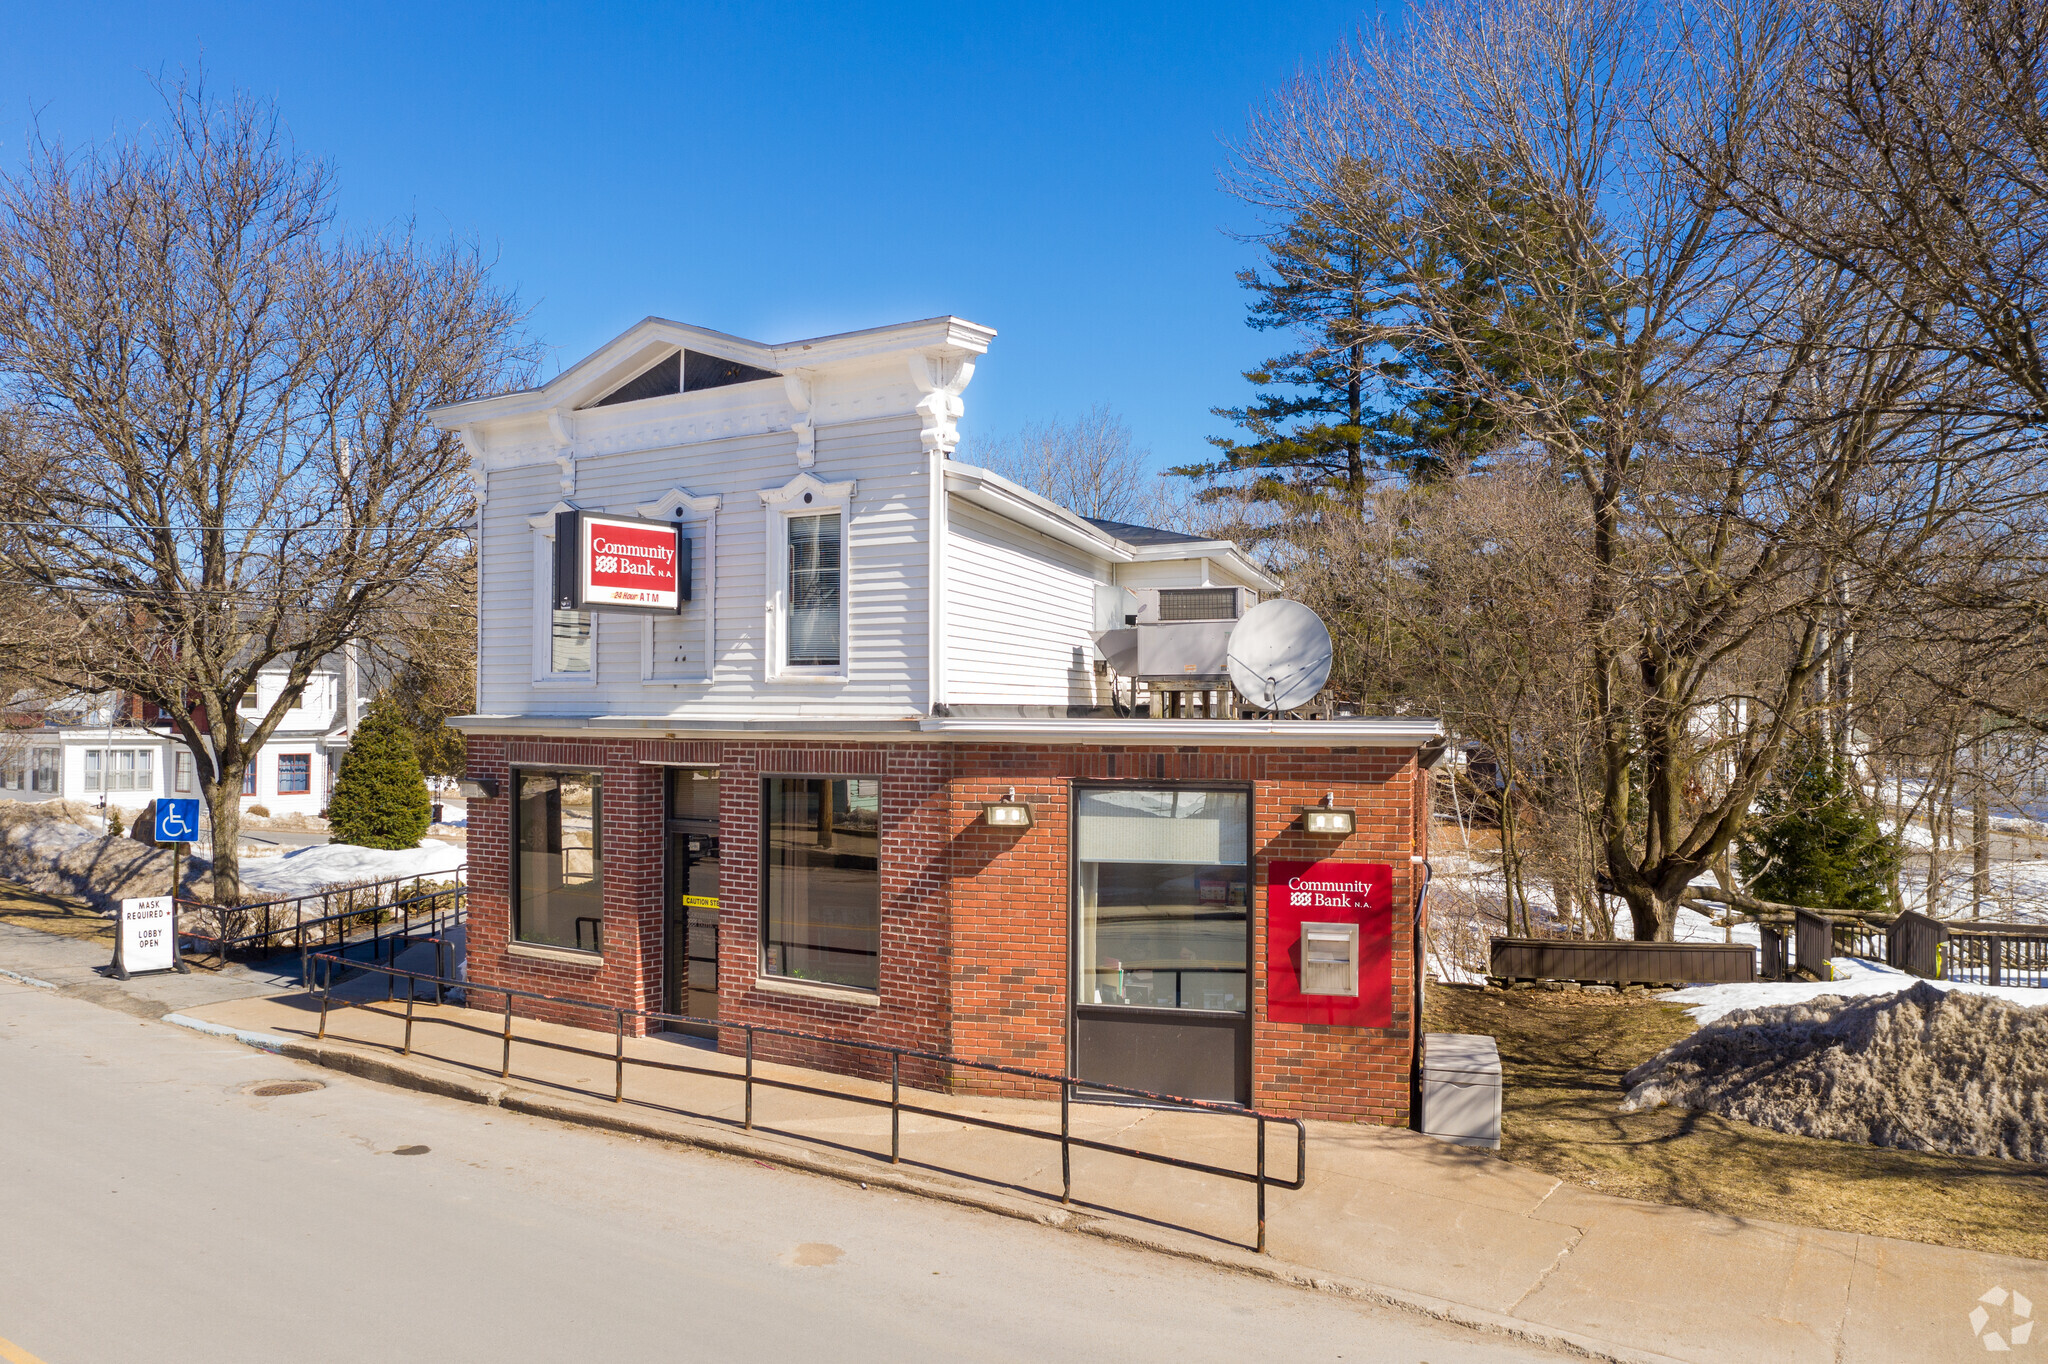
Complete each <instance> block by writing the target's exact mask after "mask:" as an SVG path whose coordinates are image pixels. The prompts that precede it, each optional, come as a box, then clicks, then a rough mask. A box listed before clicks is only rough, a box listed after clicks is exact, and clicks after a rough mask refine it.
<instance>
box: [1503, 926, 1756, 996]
mask: <svg viewBox="0 0 2048 1364" xmlns="http://www.w3.org/2000/svg"><path fill="white" fill-rule="evenodd" d="M1488 974H1489V975H1491V976H1494V977H1495V978H1497V979H1500V980H1572V981H1578V982H1580V983H1581V984H1585V985H1673V984H1689V983H1692V982H1713V983H1716V984H1722V983H1729V982H1738V983H1739V982H1748V981H1753V980H1755V979H1756V951H1755V949H1753V948H1751V947H1750V946H1749V945H1748V944H1746V943H1733V944H1724V943H1695V942H1619V941H1601V942H1586V941H1583V940H1580V939H1573V938H1495V939H1494V940H1493V951H1492V962H1491V969H1490V970H1489V971H1488Z"/></svg>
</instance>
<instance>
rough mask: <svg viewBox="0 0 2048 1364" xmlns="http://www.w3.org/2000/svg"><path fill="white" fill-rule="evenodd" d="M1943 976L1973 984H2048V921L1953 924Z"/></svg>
mask: <svg viewBox="0 0 2048 1364" xmlns="http://www.w3.org/2000/svg"><path fill="white" fill-rule="evenodd" d="M1943 927H1944V928H1945V929H1947V930H1948V931H1947V933H1946V934H1945V935H1944V937H1945V941H1944V942H1943V943H1942V944H1941V979H1943V980H1960V981H1967V982H1969V983H1971V984H1973V985H2030V986H2034V987H2036V988H2040V987H2044V986H2048V924H1987V923H1950V924H1944V925H1943Z"/></svg>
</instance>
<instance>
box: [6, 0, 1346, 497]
mask: <svg viewBox="0 0 2048 1364" xmlns="http://www.w3.org/2000/svg"><path fill="white" fill-rule="evenodd" d="M1368 18H1369V14H1368V11H1367V10H1366V9H1364V8H1362V6H1361V4H1360V3H1358V2H1357V0H1352V2H1351V3H1340V4H1326V3H1319V2H1318V0H1294V3H1289V4H1286V5H1271V6H1260V5H1241V4H1237V5H1218V4H1193V3H1191V4H1181V5H1134V4H1127V5H1102V4H1096V5H1078V4H1076V5H1066V4H1036V5H1004V4H979V5H958V4H954V5H908V4H905V5H841V6H832V7H802V6H774V5H766V4H750V5H723V4H718V5H710V4H674V5H582V6H568V5H560V6H538V5H526V6H522V5H516V4H503V5H493V6H457V5H441V4H432V3H415V4H411V5H396V4H367V3H364V4H348V5H323V6H311V5H276V4H268V5H171V6H166V5H162V4H148V5H139V4H118V5H90V4H79V5H40V6H33V7H31V6H20V5H18V6H13V7H10V12H9V15H8V19H7V22H6V32H7V41H6V42H5V43H4V44H0V161H4V162H5V163H7V164H8V165H10V166H12V165H15V164H18V163H19V160H20V157H21V152H22V145H23V139H24V136H25V134H26V131H27V129H28V127H29V126H30V123H31V121H32V120H34V119H37V118H39V119H40V120H41V123H42V125H43V126H44V127H45V128H46V129H47V130H50V131H54V132H57V133H59V134H61V135H62V136H64V137H65V138H66V139H67V140H71V141H80V140H89V139H95V138H102V137H106V136H108V135H110V134H112V133H115V132H116V131H127V130H133V129H135V128H136V127H138V126H139V125H141V124H142V123H143V122H144V121H146V120H147V119H149V118H150V117H151V116H152V115H153V113H154V110H155V99H156V97H155V94H154V92H153V91H152V90H151V89H150V86H149V84H148V81H147V77H148V75H149V74H150V73H153V72H156V71H158V70H161V69H171V70H175V69H177V68H178V67H180V66H190V65H192V64H194V63H197V62H200V61H203V62H204V64H205V67H206V70H207V75H208V78H209V80H210V81H211V82H212V83H214V84H217V85H237V86H242V87H244V88H247V89H250V90H252V91H254V92H256V93H258V94H260V95H263V96H265V97H270V98H274V99H275V100H276V101H277V102H278V104H279V107H280V108H281V110H282V112H283V114H284V117H285V119H286V121H287V123H288V124H289V125H290V127H291V129H292V132H293V134H294V136H295V137H296V138H297V140H298V142H299V144H300V145H301V146H302V147H303V148H304V149H306V150H309V151H312V152H314V153H317V154H319V155H322V156H325V157H328V158H330V159H331V160H332V161H333V162H334V163H335V164H336V167H337V168H338V170H339V171H340V175H341V184H342V196H343V197H342V207H343V211H344V213H345V214H346V216H347V217H348V218H349V219H350V220H351V221H353V222H356V223H361V224H376V223H384V222H389V221H392V220H394V219H397V218H401V217H403V216H405V215H408V214H412V215H417V217H418V218H419V220H420V221H421V223H422V225H423V226H425V227H428V228H430V229H433V230H437V231H441V232H453V233H456V234H459V235H462V236H465V237H474V238H476V239H478V240H480V241H482V242H483V243H484V244H485V245H486V246H487V247H489V248H490V249H492V250H494V251H495V252H496V253H497V256H498V261H499V267H498V269H499V278H500V280H501V282H502V283H504V284H506V285H509V286H511V287H514V288H516V289H517V290H518V292H519V294H520V296H521V297H522V298H523V299H524V300H525V301H526V302H527V304H528V305H529V306H530V307H531V308H532V314H533V316H532V325H533V329H534V331H535V333H536V334H537V335H538V336H539V337H540V338H541V339H542V340H543V341H544V342H545V343H546V344H547V345H548V346H549V347H550V348H551V351H552V354H553V356H554V359H553V361H552V362H551V365H550V369H551V370H552V369H553V368H559V367H560V365H562V364H566V363H569V362H571V361H573V360H575V359H576V358H578V357H579V356H581V355H582V354H584V353H585V352H587V351H589V350H590V349H592V348H593V347H595V346H596V345H598V344H599V343H601V342H603V341H604V340H606V339H607V338H609V337H610V336H612V335H614V334H615V333H617V332H618V331H620V330H622V329H623V328H625V327H626V326H628V325H630V324H631V323H632V322H634V321H636V320H637V319H639V318H640V317H643V316H645V315H647V314H649V313H656V314H661V315H664V316H669V317H674V318H679V319H682V320H685V321H690V322H699V323H703V324H706V325H708V326H712V327H716V328H719V329H721V330H724V331H729V332H735V333H738V334H740V335H743V336H751V337H754V338H756V339H758V340H763V341H786V340H792V339H796V338H798V337H803V336H811V335H816V334H820V333H825V332H831V331H841V330H846V329H850V328H855V327H865V326H874V325H878V324H881V323H885V322H894V321H901V320H905V319H910V318H918V317H928V316H932V315H934V314H939V313H947V312H951V313H957V314H959V315H961V316H964V317H969V318H972V319H973V320H975V321H977V322H982V323H986V324H988V325H990V326H993V327H995V328H997V329H998V330H999V331H1000V333H1001V335H1000V336H998V337H997V339H996V342H995V344H994V346H993V347H992V348H991V350H990V354H989V356H988V359H987V360H986V362H985V363H984V364H983V366H982V367H981V369H980V371H979V373H978V374H977V375H976V378H975V380H974V384H973V386H972V387H971V388H970V389H969V390H968V392H967V394H966V398H967V410H968V418H967V422H966V424H965V430H966V432H967V434H968V435H969V437H970V438H972V437H973V436H975V435H1001V434H1003V433H1004V432H1006V431H1008V430H1011V429H1013V428H1015V427H1017V426H1019V425H1021V424H1023V423H1025V422H1029V421H1034V420H1041V419H1044V418H1048V417H1052V416H1055V415H1060V414H1072V413H1076V412H1079V411H1080V410H1081V409H1083V408H1085V407H1087V406H1089V405H1090V404H1092V403H1097V402H1106V403H1109V404H1110V405H1112V406H1113V407H1115V408H1116V409H1118V410H1119V411H1121V412H1122V413H1123V414H1124V416H1125V417H1126V419H1127V420H1128V421H1129V422H1130V424H1131V427H1132V429H1133V432H1134V434H1135V435H1136V438H1137V441H1138V443H1139V444H1141V445H1144V446H1148V447H1149V448H1150V449H1151V450H1152V452H1153V455H1154V458H1155V460H1157V461H1158V462H1160V463H1162V464H1164V463H1171V462H1177V461H1179V460H1182V459H1186V458H1189V457H1194V456H1199V455H1201V454H1202V453H1204V452H1205V451H1206V449H1207V447H1206V446H1205V445H1204V443H1203V438H1204V437H1205V436H1207V435H1209V434H1212V433H1216V432H1220V431H1224V430H1226V429H1227V426H1226V424H1225V423H1223V422H1221V421H1219V420H1218V419H1216V418H1213V417H1211V416H1209V415H1208V409H1209V408H1210V407H1212V406H1215V405H1217V404H1219V403H1226V402H1236V401H1239V400H1240V399H1241V397H1242V395H1243V394H1244V392H1245V391H1246V385H1245V384H1244V382H1243V380H1242V379H1241V378H1239V377H1238V375H1239V372H1240V371H1242V370H1243V369H1245V368H1247V367H1249V366H1250V365H1252V364H1254V363H1255V362H1257V361H1258V360H1259V359H1261V358H1262V357H1263V356H1264V355H1266V354H1268V353H1270V351H1271V350H1272V349H1273V347H1274V344H1275V341H1276V338H1274V337H1272V336H1270V335H1265V334H1261V333H1257V332H1254V331H1252V330H1250V329H1249V328H1247V327H1246V326H1245V325H1244V316H1245V305H1246V302H1247V296H1246V295H1245V294H1244V292H1243V291H1242V290H1240V289H1239V288H1238V287H1237V284H1236V282H1235V279H1234V278H1233V276H1234V273H1235V271H1236V270H1238V269H1239V268H1241V267H1243V266H1244V265H1247V264H1250V263H1253V262H1254V260H1255V256H1256V253H1255V250H1254V248H1252V247H1250V246H1247V245H1245V244H1243V243H1240V242H1238V241H1235V240H1233V239H1232V238H1231V237H1230V235H1229V232H1230V230H1232V229H1245V228H1248V227H1250V226H1252V224H1251V221H1250V219H1249V218H1248V217H1247V215H1246V214H1245V212H1244V210H1243V209H1242V208H1241V207H1240V206H1239V205H1237V204H1236V203H1235V202H1234V201H1232V200H1231V199H1230V198H1229V197H1228V196H1227V195H1225V194H1224V193H1222V192H1221V191H1220V190H1219V188H1218V186H1217V180H1216V172H1217V169H1218V167H1219V166H1220V165H1221V164H1222V162H1223V159H1224V156H1225V150H1224V143H1225V142H1226V140H1228V139H1231V138H1233V137H1235V136H1236V135H1237V133H1238V131H1239V130H1240V129H1241V127H1242V126H1243V121H1244V116H1245V113H1246V110H1247V109H1248V108H1249V107H1250V106H1251V105H1253V104H1254V103H1255V102H1256V101H1257V100H1258V99H1259V98H1260V96H1261V95H1262V93H1263V92H1264V91H1265V90H1267V89H1268V88H1270V87H1271V86H1273V85H1274V84H1276V83H1277V82H1279V81H1281V80H1284V79H1285V78H1286V77H1287V76H1288V75H1289V74H1291V73H1292V72H1293V71H1294V69H1295V68H1296V66H1297V65H1298V64H1300V63H1303V62H1314V61H1316V60H1318V59H1319V58H1320V57H1321V56H1322V55H1323V54H1324V53H1326V52H1327V51H1328V50H1329V49H1330V48H1331V47H1332V46H1334V45H1335V44H1336V43H1337V42H1339V41H1341V40H1342V39H1343V38H1344V37H1346V36H1347V35H1348V34H1350V33H1351V32H1352V31H1354V30H1355V29H1356V27H1357V26H1358V25H1359V23H1360V22H1362V21H1364V20H1366V19H1368Z"/></svg>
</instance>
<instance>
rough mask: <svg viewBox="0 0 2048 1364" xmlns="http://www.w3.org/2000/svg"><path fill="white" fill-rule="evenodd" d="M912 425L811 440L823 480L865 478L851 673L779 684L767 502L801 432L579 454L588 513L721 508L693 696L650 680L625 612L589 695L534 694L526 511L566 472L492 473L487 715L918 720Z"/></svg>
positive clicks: (852, 533) (922, 591) (788, 467)
mask: <svg viewBox="0 0 2048 1364" xmlns="http://www.w3.org/2000/svg"><path fill="white" fill-rule="evenodd" d="M918 431H919V422H918V419H917V418H915V417H911V416H903V417H893V418H877V419H872V420H867V421H858V422H847V423H843V424H839V425H832V426H823V427H821V428H820V429H819V430H818V432H817V437H816V441H817V460H816V463H815V464H814V465H813V467H812V469H811V471H810V472H812V473H813V474H815V475H816V476H818V477H819V478H821V479H824V480H827V481H838V480H842V479H849V478H851V479H855V480H858V483H859V487H858V489H857V490H856V493H855V496H854V499H853V504H852V507H851V509H850V511H851V514H850V516H849V518H848V524H847V559H848V574H847V593H848V619H849V628H848V639H847V650H848V653H847V658H848V663H849V670H848V678H847V680H845V681H843V682H836V683H831V684H823V683H818V682H803V683H780V682H778V683H773V684H770V683H766V682H764V680H763V675H762V674H763V668H762V662H763V660H762V658H761V649H762V640H763V634H764V628H765V625H766V614H765V610H766V608H765V601H766V594H767V583H766V581H765V577H764V572H765V569H764V564H765V563H766V553H765V551H766V545H765V543H764V541H763V538H762V537H763V534H764V531H763V529H762V526H763V518H762V516H761V514H760V512H761V501H760V498H759V496H758V495H757V494H758V490H760V489H763V488H777V487H781V486H782V485H783V484H786V483H788V482H789V481H790V479H792V478H794V477H795V476H796V474H797V473H798V465H797V460H796V438H795V437H794V436H793V435H791V434H790V433H789V432H788V431H775V432H766V433H762V434H758V435H749V436H740V437H733V438H729V439H724V440H716V441H705V442H701V443H698V444H694V445H686V446H668V447H663V448H659V449H649V450H639V451H628V452H621V453H617V454H605V455H598V456H592V457H587V458H584V459H580V460H578V461H576V490H575V492H574V493H573V494H571V495H567V496H568V500H569V501H572V502H574V503H575V504H576V505H578V506H580V507H584V508H590V509H597V508H602V509H604V510H607V511H612V512H624V513H626V514H631V513H632V510H633V509H634V508H635V507H636V506H638V505H640V504H641V503H644V502H649V501H652V500H654V499H655V498H656V497H659V496H660V495H661V494H663V493H665V492H667V491H668V490H669V489H670V488H682V489H683V490H685V491H686V492H689V493H691V494H693V495H696V496H700V497H702V496H716V497H718V498H720V499H721V507H720V511H719V517H718V563H717V570H716V577H717V587H716V591H717V607H716V612H715V624H716V631H717V644H716V648H715V649H714V650H713V658H712V670H711V680H710V681H709V682H708V683H706V684H703V685H700V686H697V687H694V688H689V689H679V688H676V687H674V686H672V685H670V686H660V685H656V686H650V685H647V684H646V683H645V682H643V680H642V677H641V642H642V638H643V635H642V630H641V628H640V622H639V620H637V619H635V618H633V617H630V616H624V615H613V616H605V615H599V616H598V618H597V639H596V660H597V682H596V685H595V686H591V687H582V688H574V689H557V688H552V687H536V686H535V685H534V683H533V662H534V660H533V659H532V657H531V653H532V649H533V647H534V646H533V643H532V641H533V636H534V631H533V628H532V624H533V615H532V613H533V612H534V611H535V610H537V609H538V605H537V603H538V601H539V596H538V591H539V585H538V584H537V582H536V578H535V575H536V573H537V572H538V571H539V569H538V567H537V561H536V557H535V555H534V554H533V550H532V539H533V530H532V528H531V527H530V526H529V525H528V524H527V518H528V517H530V516H533V515H536V514H537V513H540V512H544V511H546V510H547V509H548V508H549V507H551V506H553V505H554V504H555V503H556V502H557V501H559V500H562V499H563V498H564V496H565V494H564V493H563V492H562V490H561V482H560V480H561V472H560V470H559V468H558V467H557V466H556V465H555V464H554V463H553V461H549V462H547V463H545V464H535V465H527V466H523V467H519V468H513V469H494V470H493V471H492V473H491V475H490V489H489V498H488V500H487V501H486V503H485V516H484V529H483V540H484V545H483V553H484V565H485V569H484V574H483V590H482V594H481V598H480V602H479V609H480V611H481V620H482V625H483V629H482V641H481V647H480V649H479V657H478V693H479V695H478V710H479V711H480V712H481V713H483V714H497V715H505V714H511V715H520V714H525V715H675V716H694V717H699V718H707V719H719V718H723V719H743V718H747V717H761V716H769V717H773V716H776V715H778V714H779V715H787V716H794V715H796V714H799V713H802V714H807V715H815V714H819V713H830V714H834V715H842V716H847V717H860V718H898V717H903V716H909V715H915V714H919V713H921V712H922V710H923V708H924V698H925V696H926V694H927V683H926V660H925V639H926V615H927V606H926V602H927V596H928V593H927V578H928V565H929V562H930V557H931V556H930V537H929V532H928V527H929V525H930V518H929V516H928V514H927V510H928V509H927V507H926V502H927V498H928V488H929V484H930V479H929V468H928V460H929V456H927V455H926V454H925V452H924V450H923V447H922V446H921V444H920V443H919V439H918ZM703 568H704V565H702V564H701V563H700V564H699V569H700V570H702V569H703Z"/></svg>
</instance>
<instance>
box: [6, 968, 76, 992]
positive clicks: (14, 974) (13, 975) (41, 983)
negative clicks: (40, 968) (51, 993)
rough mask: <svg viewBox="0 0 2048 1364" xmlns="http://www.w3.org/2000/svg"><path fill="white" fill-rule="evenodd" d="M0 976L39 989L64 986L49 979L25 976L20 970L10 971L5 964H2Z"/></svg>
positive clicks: (54, 988)
mask: <svg viewBox="0 0 2048 1364" xmlns="http://www.w3.org/2000/svg"><path fill="white" fill-rule="evenodd" d="M0 977H5V978H6V979H8V980H11V981H14V982H16V983H17V984H20V985H33V986H35V987H36V988H37V989H38V990H57V989H62V988H63V987H62V986H59V985H56V984H54V983H52V982H50V981H47V980H37V979H36V978H35V977H34V976H24V975H23V974H22V973H21V972H19V971H10V970H8V969H7V968H6V967H4V966H0Z"/></svg>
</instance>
